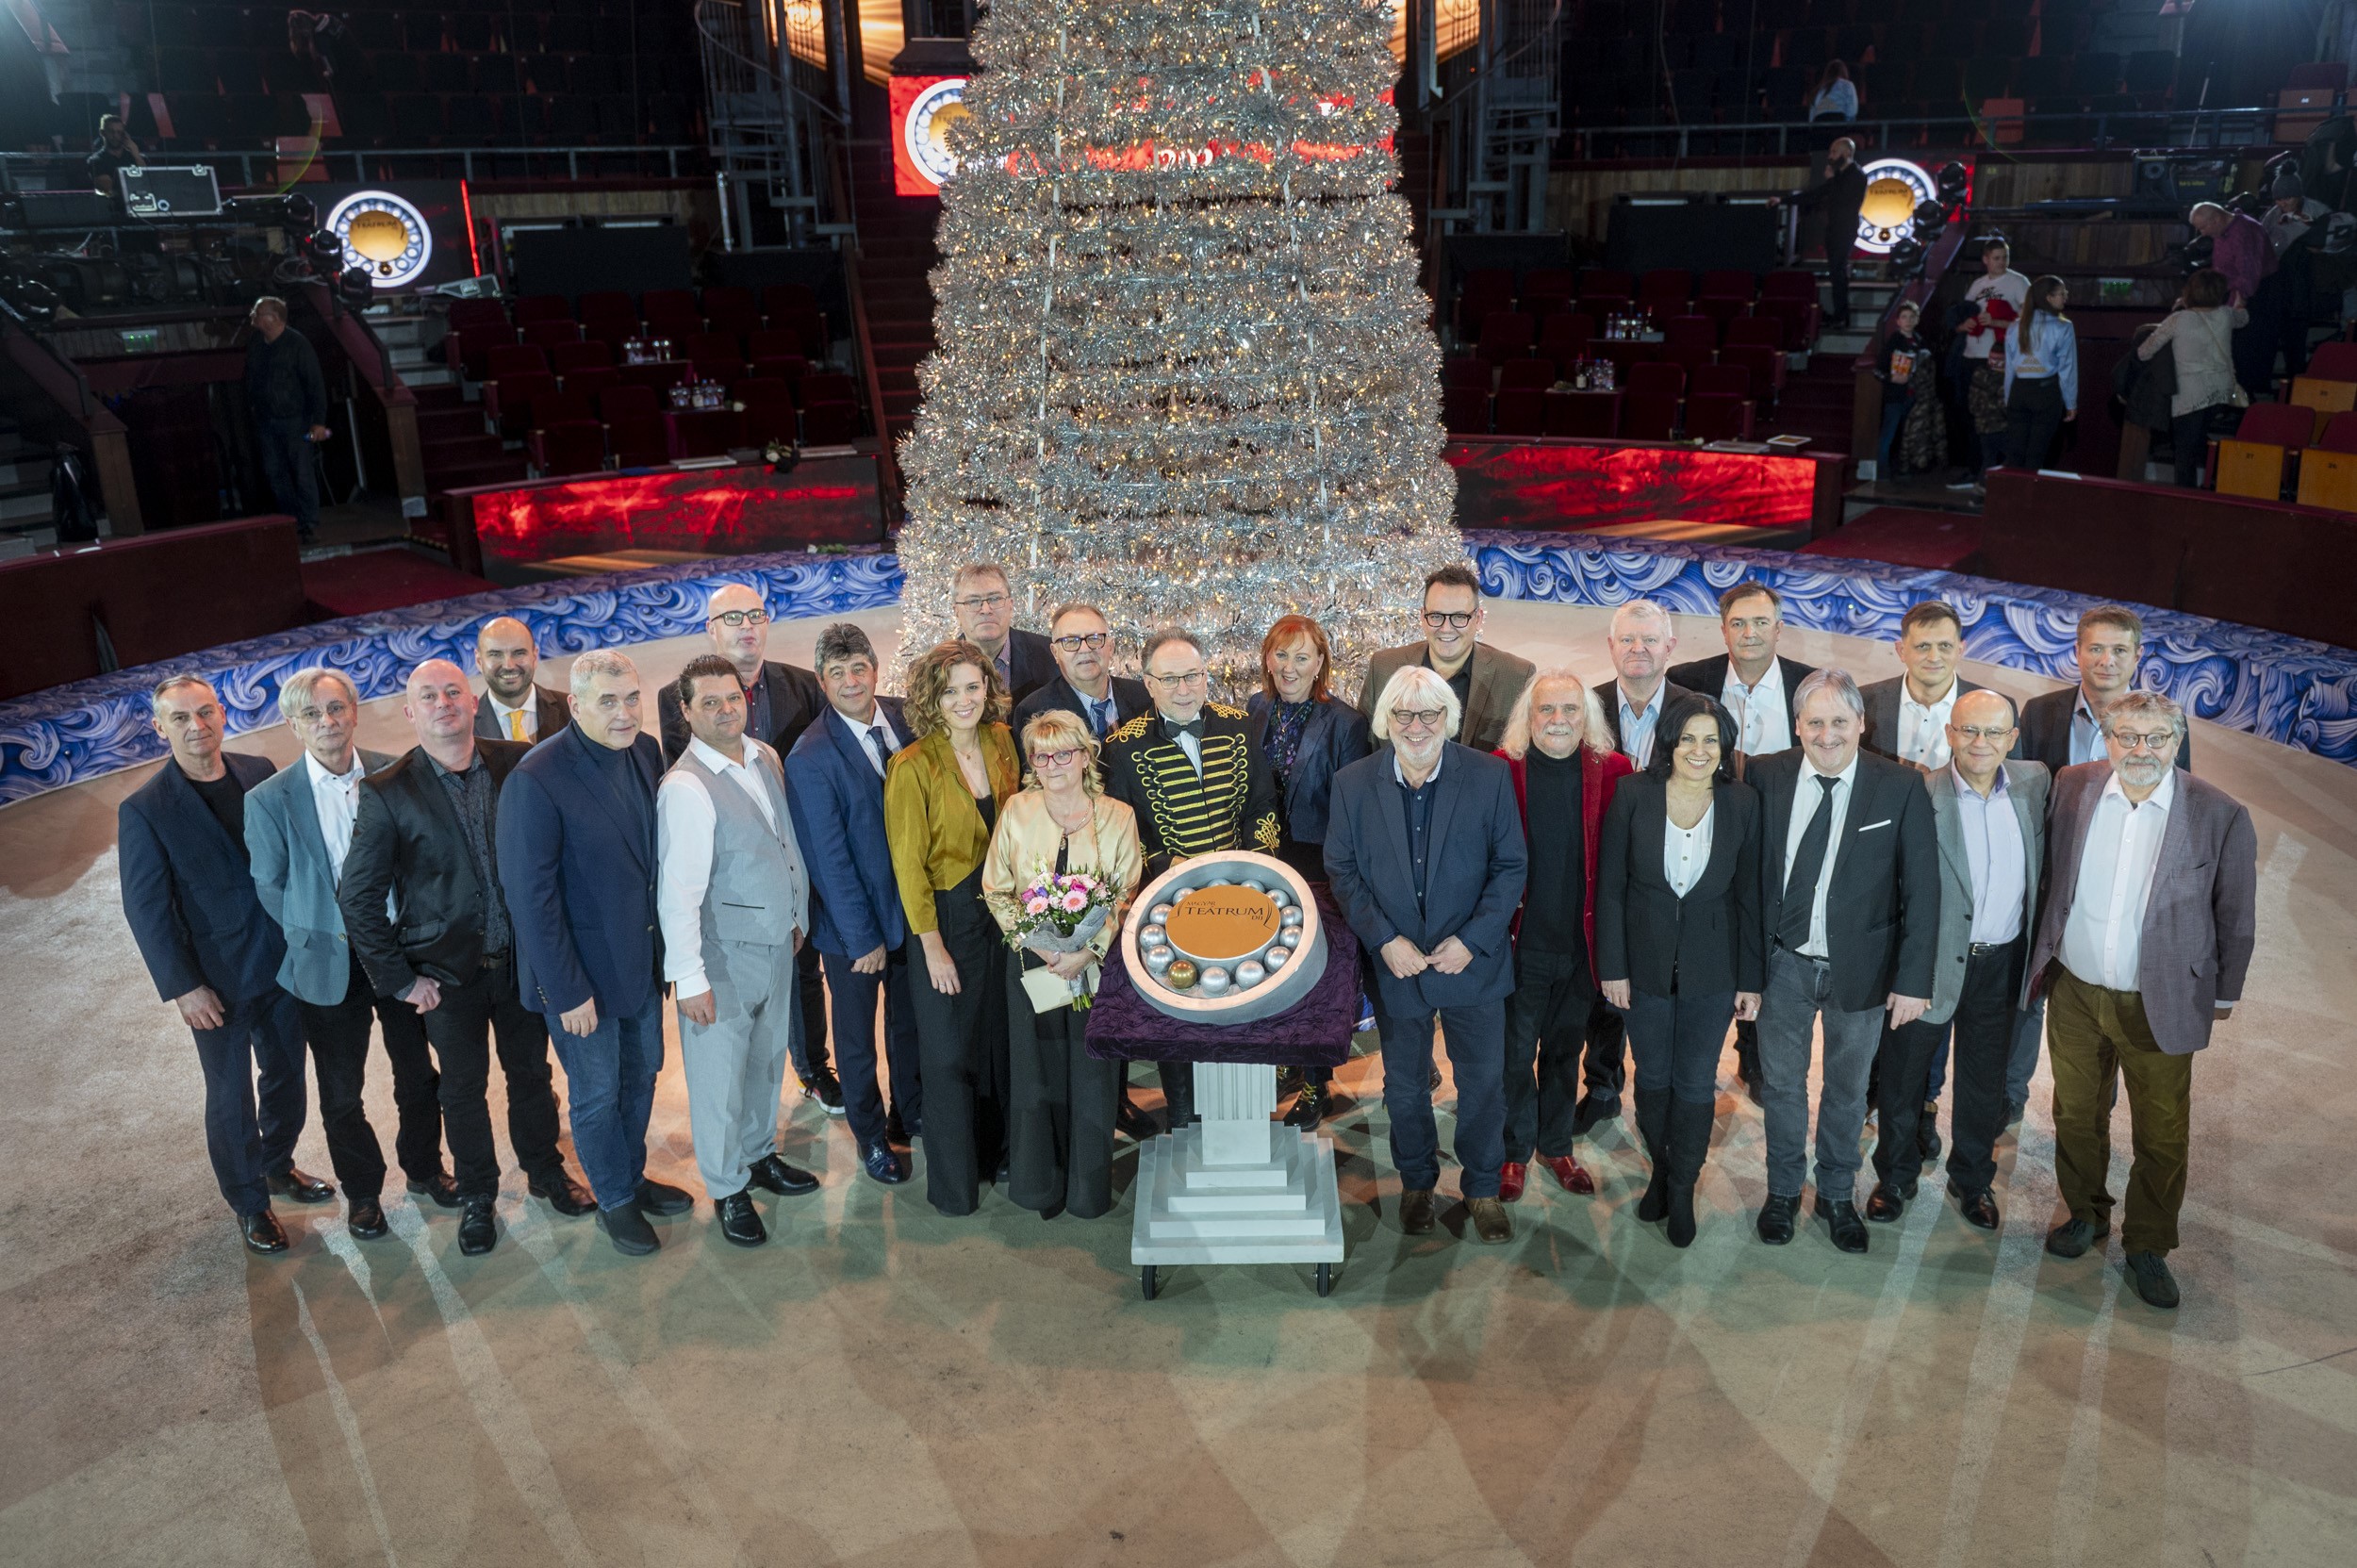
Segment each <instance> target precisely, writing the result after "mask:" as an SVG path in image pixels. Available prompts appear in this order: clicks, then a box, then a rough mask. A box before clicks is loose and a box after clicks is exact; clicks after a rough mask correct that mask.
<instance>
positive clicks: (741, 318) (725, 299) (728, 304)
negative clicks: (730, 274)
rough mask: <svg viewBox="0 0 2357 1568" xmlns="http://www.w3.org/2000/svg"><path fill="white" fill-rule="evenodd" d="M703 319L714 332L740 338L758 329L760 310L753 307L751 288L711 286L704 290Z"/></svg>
mask: <svg viewBox="0 0 2357 1568" xmlns="http://www.w3.org/2000/svg"><path fill="white" fill-rule="evenodd" d="M704 321H705V322H706V323H708V324H709V325H710V327H711V329H712V330H713V331H714V332H726V333H731V334H733V335H734V336H736V337H739V338H742V337H743V336H744V335H745V334H747V333H749V332H754V331H757V330H759V329H760V326H761V312H760V311H759V310H758V309H756V308H754V305H753V291H752V290H751V289H730V288H712V289H705V290H704Z"/></svg>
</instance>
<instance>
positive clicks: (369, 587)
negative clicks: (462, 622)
mask: <svg viewBox="0 0 2357 1568" xmlns="http://www.w3.org/2000/svg"><path fill="white" fill-rule="evenodd" d="M496 586H498V585H497V584H494V583H488V582H486V581H485V580H484V579H482V578H480V577H474V576H470V575H469V574H468V573H466V572H463V571H458V570H454V569H452V568H450V567H447V566H444V565H443V564H442V563H441V562H439V561H437V560H434V559H432V558H430V557H428V556H425V555H420V554H417V553H412V552H410V551H407V550H368V551H360V552H356V553H353V554H350V555H331V556H328V557H326V558H325V559H323V560H317V561H305V562H304V563H303V595H304V597H305V599H308V600H309V601H310V602H311V604H312V607H313V608H314V609H315V610H317V611H318V612H319V617H320V619H322V620H327V619H334V618H336V617H338V616H354V615H374V614H376V613H377V612H379V611H381V610H398V609H403V608H404V607H406V606H408V605H411V604H431V603H433V602H436V601H437V600H442V599H459V598H463V597H464V596H466V595H468V594H470V593H488V592H490V591H491V590H492V589H493V588H494V587H496Z"/></svg>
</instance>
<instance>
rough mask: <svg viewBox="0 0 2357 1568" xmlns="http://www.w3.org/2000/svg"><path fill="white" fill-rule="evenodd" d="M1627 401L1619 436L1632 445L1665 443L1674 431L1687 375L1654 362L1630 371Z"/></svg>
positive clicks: (1681, 368)
mask: <svg viewBox="0 0 2357 1568" xmlns="http://www.w3.org/2000/svg"><path fill="white" fill-rule="evenodd" d="M1626 386H1627V399H1626V402H1625V403H1624V404H1623V407H1622V413H1621V434H1622V435H1623V436H1624V437H1627V438H1629V439H1630V440H1634V441H1666V440H1668V439H1670V437H1671V436H1672V434H1673V432H1675V430H1676V429H1677V423H1678V401H1679V399H1680V398H1682V397H1683V396H1684V395H1685V392H1686V371H1685V369H1684V368H1683V367H1681V366H1678V365H1673V364H1671V363H1669V362H1667V361H1663V360H1656V361H1654V362H1652V363H1649V364H1639V365H1632V366H1630V367H1629V371H1628V376H1627V381H1626Z"/></svg>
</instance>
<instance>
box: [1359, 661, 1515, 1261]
mask: <svg viewBox="0 0 2357 1568" xmlns="http://www.w3.org/2000/svg"><path fill="white" fill-rule="evenodd" d="M1462 716H1463V710H1462V709H1461V708H1460V707H1459V702H1458V698H1457V694H1456V693H1455V692H1454V691H1452V690H1450V689H1449V683H1448V682H1447V681H1446V680H1445V679H1444V678H1442V676H1441V675H1439V674H1437V673H1436V672H1434V671H1433V670H1430V669H1427V668H1425V667H1424V666H1422V665H1409V666H1408V667H1407V668H1403V669H1401V670H1399V671H1398V672H1397V673H1395V674H1394V675H1393V676H1392V678H1391V680H1390V681H1389V682H1388V683H1387V684H1386V685H1385V686H1384V688H1383V693H1382V695H1381V696H1380V697H1378V698H1377V699H1376V702H1375V712H1374V718H1375V722H1374V734H1375V738H1376V740H1377V741H1381V742H1388V744H1387V745H1384V746H1382V747H1381V748H1380V749H1378V750H1377V751H1376V752H1375V753H1374V754H1373V755H1372V756H1367V757H1361V758H1360V760H1359V761H1357V762H1354V763H1352V764H1351V765H1350V766H1349V767H1345V768H1343V770H1342V771H1341V772H1339V773H1337V774H1335V775H1334V798H1333V806H1332V810H1331V812H1330V813H1329V815H1328V817H1327V835H1326V869H1327V876H1328V877H1329V878H1330V879H1331V882H1332V885H1333V889H1334V899H1335V901H1336V902H1337V903H1339V904H1340V905H1341V906H1342V908H1343V914H1344V915H1345V916H1347V917H1348V918H1349V921H1350V927H1351V930H1352V931H1354V932H1356V933H1358V935H1359V940H1360V943H1362V944H1363V945H1364V946H1365V947H1366V949H1367V950H1368V951H1369V952H1370V953H1372V954H1374V955H1375V965H1374V968H1375V980H1376V994H1375V1015H1376V1026H1377V1027H1378V1028H1379V1029H1380V1031H1381V1032H1382V1038H1383V1103H1384V1108H1385V1109H1386V1110H1387V1111H1388V1112H1389V1113H1390V1114H1391V1121H1392V1161H1393V1164H1395V1165H1397V1166H1398V1167H1399V1178H1400V1185H1401V1188H1402V1191H1401V1193H1400V1206H1399V1222H1400V1229H1401V1230H1405V1231H1407V1232H1408V1233H1409V1235H1421V1234H1423V1233H1425V1232H1426V1231H1428V1230H1431V1229H1432V1226H1433V1221H1434V1218H1435V1215H1434V1201H1433V1190H1434V1189H1435V1188H1436V1187H1438V1186H1439V1185H1440V1176H1441V1158H1440V1135H1439V1131H1438V1129H1437V1128H1436V1126H1435V1124H1434V1121H1433V1116H1432V1030H1433V1025H1434V1023H1435V1022H1436V1021H1437V1022H1438V1023H1439V1025H1440V1028H1441V1032H1442V1036H1443V1037H1444V1038H1445V1040H1446V1042H1447V1046H1448V1057H1449V1065H1450V1067H1451V1069H1452V1071H1453V1072H1454V1074H1455V1076H1456V1079H1457V1161H1458V1164H1459V1166H1460V1167H1461V1168H1462V1171H1463V1175H1462V1177H1461V1183H1462V1189H1463V1193H1464V1197H1465V1202H1466V1207H1467V1209H1468V1210H1469V1211H1470V1212H1471V1215H1472V1220H1473V1229H1474V1234H1475V1236H1477V1237H1479V1238H1480V1239H1481V1240H1482V1241H1485V1242H1504V1241H1508V1240H1511V1239H1512V1237H1513V1234H1514V1230H1513V1226H1512V1224H1511V1222H1509V1221H1508V1219H1507V1217H1506V1207H1505V1205H1504V1204H1503V1203H1502V1202H1501V1201H1500V1200H1499V1197H1498V1183H1499V1179H1500V1177H1501V1175H1502V1169H1501V1167H1502V1166H1503V1165H1504V1164H1505V1122H1506V1095H1505V1066H1506V999H1507V997H1508V994H1510V993H1511V992H1512V991H1513V989H1514V964H1513V945H1512V939H1511V935H1510V932H1511V928H1512V925H1513V920H1514V911H1515V910H1516V909H1517V908H1518V907H1519V906H1520V905H1521V903H1522V900H1523V883H1524V878H1525V869H1526V867H1527V856H1526V855H1525V852H1524V849H1523V825H1522V820H1521V817H1520V815H1519V814H1518V813H1517V812H1516V810H1515V807H1514V779H1513V774H1512V772H1511V771H1510V770H1509V769H1508V767H1507V765H1506V763H1505V760H1504V759H1503V758H1500V757H1496V756H1492V755H1487V754H1485V753H1483V752H1480V751H1474V750H1473V749H1472V748H1470V747H1465V746H1459V745H1455V744H1453V743H1452V742H1451V741H1450V739H1449V736H1450V735H1452V734H1455V733H1456V731H1457V727H1458V724H1459V720H1460V718H1462Z"/></svg>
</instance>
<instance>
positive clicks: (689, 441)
mask: <svg viewBox="0 0 2357 1568" xmlns="http://www.w3.org/2000/svg"><path fill="white" fill-rule="evenodd" d="M742 444H743V431H742V429H741V428H740V421H738V419H737V417H736V410H735V409H733V408H695V409H689V410H687V411H685V412H684V413H678V414H674V415H672V416H671V455H672V456H674V457H721V456H726V455H727V454H728V452H729V449H730V448H732V447H735V446H739V445H742Z"/></svg>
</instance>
